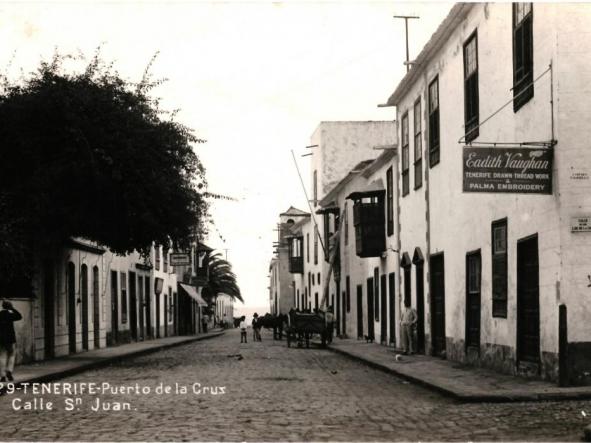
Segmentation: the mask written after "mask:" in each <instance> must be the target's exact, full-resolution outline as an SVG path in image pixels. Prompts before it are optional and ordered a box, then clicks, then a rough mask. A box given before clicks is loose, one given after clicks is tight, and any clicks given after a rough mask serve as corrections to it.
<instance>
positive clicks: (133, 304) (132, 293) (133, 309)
mask: <svg viewBox="0 0 591 443" xmlns="http://www.w3.org/2000/svg"><path fill="white" fill-rule="evenodd" d="M129 329H130V332H131V339H132V340H135V341H137V285H136V278H135V272H130V273H129Z"/></svg>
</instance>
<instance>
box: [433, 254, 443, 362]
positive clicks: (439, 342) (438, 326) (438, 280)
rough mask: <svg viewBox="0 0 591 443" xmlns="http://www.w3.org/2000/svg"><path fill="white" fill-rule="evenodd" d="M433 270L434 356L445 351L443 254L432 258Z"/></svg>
mask: <svg viewBox="0 0 591 443" xmlns="http://www.w3.org/2000/svg"><path fill="white" fill-rule="evenodd" d="M430 268H431V286H430V290H431V309H432V312H431V331H432V336H433V337H432V344H433V355H437V356H438V355H441V353H442V352H444V351H445V276H444V257H443V253H440V254H437V255H433V256H431V258H430Z"/></svg>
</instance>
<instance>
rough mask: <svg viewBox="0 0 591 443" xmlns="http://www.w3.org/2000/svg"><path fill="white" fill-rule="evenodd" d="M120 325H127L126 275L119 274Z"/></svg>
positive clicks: (123, 273)
mask: <svg viewBox="0 0 591 443" xmlns="http://www.w3.org/2000/svg"><path fill="white" fill-rule="evenodd" d="M121 323H127V274H126V273H125V272H122V273H121Z"/></svg>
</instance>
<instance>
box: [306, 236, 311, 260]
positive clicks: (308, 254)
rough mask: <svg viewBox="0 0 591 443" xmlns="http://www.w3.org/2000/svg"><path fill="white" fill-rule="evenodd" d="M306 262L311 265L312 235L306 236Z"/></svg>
mask: <svg viewBox="0 0 591 443" xmlns="http://www.w3.org/2000/svg"><path fill="white" fill-rule="evenodd" d="M306 262H307V263H310V233H307V234H306Z"/></svg>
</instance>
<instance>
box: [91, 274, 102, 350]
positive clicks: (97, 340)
mask: <svg viewBox="0 0 591 443" xmlns="http://www.w3.org/2000/svg"><path fill="white" fill-rule="evenodd" d="M99 285H100V280H99V268H98V266H95V267H93V268H92V305H93V309H92V325H93V328H92V329H93V336H94V337H93V339H94V347H95V349H98V348H100V347H101V312H100V307H101V298H100V286H99Z"/></svg>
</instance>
